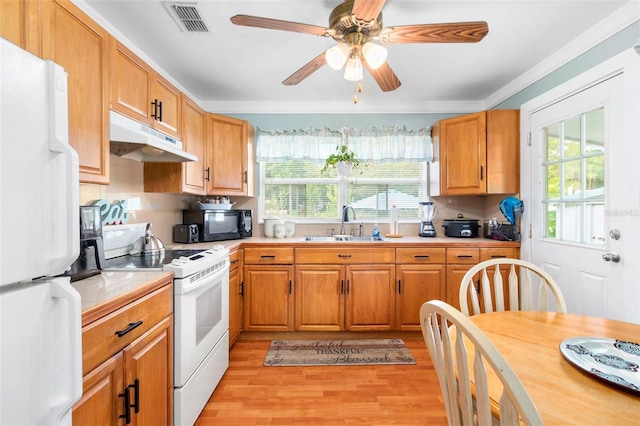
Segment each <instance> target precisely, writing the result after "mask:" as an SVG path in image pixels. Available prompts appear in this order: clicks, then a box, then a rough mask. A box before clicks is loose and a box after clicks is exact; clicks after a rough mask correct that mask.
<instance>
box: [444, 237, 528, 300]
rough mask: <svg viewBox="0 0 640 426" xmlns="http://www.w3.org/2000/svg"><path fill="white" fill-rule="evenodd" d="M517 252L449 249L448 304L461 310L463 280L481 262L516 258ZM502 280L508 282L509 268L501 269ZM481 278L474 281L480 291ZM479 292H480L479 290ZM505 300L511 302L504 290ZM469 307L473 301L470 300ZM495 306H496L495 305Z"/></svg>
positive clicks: (486, 249)
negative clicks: (461, 285)
mask: <svg viewBox="0 0 640 426" xmlns="http://www.w3.org/2000/svg"><path fill="white" fill-rule="evenodd" d="M516 255H517V251H516V250H514V249H513V248H508V247H507V248H486V247H483V248H459V249H457V248H456V249H447V303H449V304H450V305H452V306H455V307H456V308H457V309H460V283H461V282H462V278H463V277H464V275H465V274H466V273H467V271H468V270H469V269H471V267H473V266H474V265H476V264H477V263H479V262H483V261H485V260H489V259H496V258H502V257H516ZM500 272H501V274H502V279H503V280H506V279H507V276H508V273H509V272H508V268H501V269H500ZM479 278H480V277H479V276H475V277H474V279H473V281H474V285H475V287H476V289H478V288H479V287H478V282H479V281H478V280H479ZM489 278H490V279H491V281H492V287H491V288H492V291H491V292H492V299H493V300H495V297H494V296H493V294H494V292H493V280H492V277H489ZM478 291H479V290H478ZM479 297H480V304H481V305H482V304H483V299H482V295H480V294H479ZM504 300H505V303H506V301H508V300H509V291H508V289H507V288H504ZM468 302H469V306H470V304H471V299H468ZM494 306H495V304H494Z"/></svg>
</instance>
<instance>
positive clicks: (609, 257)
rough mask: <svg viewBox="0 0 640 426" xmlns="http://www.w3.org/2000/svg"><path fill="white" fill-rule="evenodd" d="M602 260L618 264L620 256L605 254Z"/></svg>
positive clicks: (612, 253) (613, 253) (611, 252)
mask: <svg viewBox="0 0 640 426" xmlns="http://www.w3.org/2000/svg"><path fill="white" fill-rule="evenodd" d="M602 259H604V261H605V262H613V263H618V262H620V255H619V254H618V253H615V252H613V251H610V252H608V253H605V254H603V255H602Z"/></svg>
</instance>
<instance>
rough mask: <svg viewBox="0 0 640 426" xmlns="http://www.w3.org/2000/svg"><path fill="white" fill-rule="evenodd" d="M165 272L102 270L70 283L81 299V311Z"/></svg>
mask: <svg viewBox="0 0 640 426" xmlns="http://www.w3.org/2000/svg"><path fill="white" fill-rule="evenodd" d="M166 274H167V272H162V271H150V270H134V271H102V272H101V273H100V275H94V276H93V277H89V278H85V279H84V280H79V281H76V282H73V283H71V285H72V286H73V288H75V289H76V290H77V291H78V293H80V298H81V300H82V312H85V311H87V310H88V309H91V308H94V307H96V306H98V305H100V304H102V303H105V302H107V301H109V300H112V299H115V298H117V297H120V296H122V295H124V294H126V293H129V292H131V291H135V290H137V289H138V288H140V287H141V286H144V285H146V284H148V283H150V282H153V281H155V280H157V279H158V278H160V277H162V276H163V275H166Z"/></svg>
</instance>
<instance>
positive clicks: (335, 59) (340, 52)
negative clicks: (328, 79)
mask: <svg viewBox="0 0 640 426" xmlns="http://www.w3.org/2000/svg"><path fill="white" fill-rule="evenodd" d="M350 51H351V49H350V48H349V46H348V45H347V43H338V44H336V45H335V46H333V47H331V48H329V49H328V50H327V51H326V52H325V54H324V56H325V59H326V60H327V65H329V66H330V67H331V68H333V69H334V70H340V69H342V67H344V64H345V63H347V59H348V58H349V52H350Z"/></svg>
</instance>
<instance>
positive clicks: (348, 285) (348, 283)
mask: <svg viewBox="0 0 640 426" xmlns="http://www.w3.org/2000/svg"><path fill="white" fill-rule="evenodd" d="M350 284H351V283H350V282H349V280H347V294H349V292H350V290H351V289H350V288H349V287H350Z"/></svg>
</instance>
